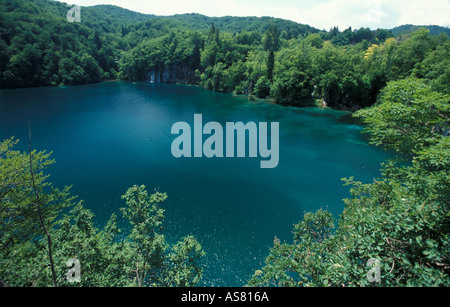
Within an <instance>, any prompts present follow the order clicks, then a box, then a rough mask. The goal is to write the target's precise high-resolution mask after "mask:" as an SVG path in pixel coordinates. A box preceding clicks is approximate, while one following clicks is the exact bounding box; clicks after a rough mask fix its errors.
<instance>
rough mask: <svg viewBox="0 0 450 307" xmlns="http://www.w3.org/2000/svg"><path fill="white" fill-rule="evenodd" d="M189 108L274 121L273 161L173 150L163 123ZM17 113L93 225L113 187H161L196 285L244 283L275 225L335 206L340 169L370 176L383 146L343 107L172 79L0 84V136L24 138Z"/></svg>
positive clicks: (207, 116)
mask: <svg viewBox="0 0 450 307" xmlns="http://www.w3.org/2000/svg"><path fill="white" fill-rule="evenodd" d="M195 113H199V114H202V115H203V124H205V123H206V122H209V121H217V122H219V123H221V124H222V125H223V126H224V127H225V123H226V122H238V121H242V122H244V123H246V122H249V121H253V122H256V123H258V122H279V123H280V148H279V153H280V161H279V165H278V167H277V168H275V169H261V168H260V160H261V158H214V159H207V158H196V159H194V158H192V159H183V158H182V159H176V158H174V157H173V156H172V154H171V143H172V141H173V139H174V138H175V137H176V136H174V135H172V134H171V127H172V125H173V124H174V123H175V122H178V121H185V122H188V123H190V124H191V125H193V119H194V114H195ZM28 121H30V123H31V129H32V135H33V148H35V149H37V150H44V149H46V150H48V151H53V158H54V159H56V164H55V165H53V166H52V167H51V169H50V172H51V178H50V180H51V181H52V182H53V183H54V185H56V186H58V187H63V186H65V185H73V188H72V193H73V194H74V195H78V196H79V199H83V200H85V206H86V207H87V208H89V209H91V210H92V211H93V212H94V214H95V215H96V220H95V221H96V226H97V227H100V228H101V227H103V226H104V225H105V223H106V222H107V220H108V219H109V217H110V216H111V214H112V213H117V215H118V216H119V217H120V216H121V215H120V212H119V208H120V207H123V206H124V205H125V204H124V203H123V200H121V198H120V196H121V195H123V194H124V193H125V191H126V189H127V188H128V187H130V186H132V185H135V184H138V185H141V184H144V185H146V186H147V188H148V190H149V192H151V191H153V190H154V189H155V188H157V189H159V191H161V192H167V193H168V196H169V198H168V200H167V201H166V202H165V203H164V208H165V209H166V214H165V216H166V220H165V225H166V229H165V234H166V237H167V239H168V240H169V241H170V242H176V241H177V240H179V239H181V237H183V236H185V235H194V236H195V237H196V238H197V240H198V241H199V242H200V243H201V244H202V245H203V248H204V250H205V252H206V253H207V256H206V258H205V261H204V268H205V271H204V279H203V283H202V285H213V286H241V285H244V284H245V283H246V281H247V280H248V278H250V276H251V275H252V274H253V272H254V271H255V270H256V269H259V268H261V266H262V264H263V261H264V258H265V257H266V256H267V255H268V253H269V248H270V247H271V246H272V244H273V240H274V237H275V236H276V237H277V238H279V239H281V240H282V241H284V240H286V241H287V242H291V241H292V230H293V225H294V224H295V223H298V222H299V221H300V220H301V218H302V216H303V214H304V212H305V211H315V210H318V209H320V208H323V209H328V210H329V211H331V212H332V213H333V214H334V215H335V216H336V217H338V216H339V214H340V213H341V212H342V210H343V207H344V204H343V202H342V199H343V198H345V197H349V192H348V187H344V186H343V184H342V181H341V178H343V177H350V176H354V177H355V179H357V180H359V181H363V182H371V181H372V180H373V178H375V177H377V176H378V175H379V168H380V163H381V162H383V161H385V160H386V159H387V158H388V157H389V155H388V154H387V153H385V152H383V151H380V150H379V149H377V148H374V147H371V146H368V145H367V141H366V139H365V137H364V136H363V135H361V131H362V127H361V126H360V125H359V124H358V123H357V122H356V121H355V120H354V119H352V118H351V115H350V114H349V113H348V112H343V111H336V110H326V109H325V110H324V109H319V108H304V109H298V108H291V107H281V106H278V105H273V104H269V103H266V102H258V101H256V102H250V101H248V100H247V98H246V97H233V96H232V95H230V94H221V93H214V92H212V91H206V90H203V89H200V88H197V87H191V86H183V85H169V84H147V83H128V82H106V83H99V84H92V85H86V86H79V87H66V88H64V87H59V88H36V89H20V90H4V91H0V139H5V138H9V137H11V136H15V137H16V138H19V139H20V140H21V142H20V143H19V146H18V148H19V149H21V150H26V149H27V145H28V143H27V142H28ZM192 127H193V126H192ZM205 138H206V137H205ZM205 138H204V139H205ZM124 225H125V223H124V224H123V225H122V226H124Z"/></svg>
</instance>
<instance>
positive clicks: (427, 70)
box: [0, 0, 450, 110]
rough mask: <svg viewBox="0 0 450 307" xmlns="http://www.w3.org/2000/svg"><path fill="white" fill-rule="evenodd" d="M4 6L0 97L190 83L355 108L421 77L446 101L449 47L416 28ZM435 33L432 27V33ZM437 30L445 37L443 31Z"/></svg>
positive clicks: (0, 12) (55, 5)
mask: <svg viewBox="0 0 450 307" xmlns="http://www.w3.org/2000/svg"><path fill="white" fill-rule="evenodd" d="M68 8H69V7H68V6H67V5H66V4H64V3H61V2H57V1H50V0H29V1H25V0H4V1H2V2H0V72H1V74H0V88H21V87H36V86H58V85H79V84H86V83H94V82H100V81H104V80H111V79H122V80H129V81H150V82H165V83H187V84H196V85H200V86H202V87H204V88H206V89H209V90H214V91H220V92H233V93H236V94H248V95H250V97H251V98H253V97H259V98H270V99H273V100H274V101H276V102H277V103H280V104H294V105H311V104H317V103H320V104H322V105H328V106H330V107H335V108H345V109H351V110H354V109H358V108H361V107H365V106H370V105H372V104H374V103H375V102H376V100H377V95H378V93H379V91H380V90H381V89H382V88H383V87H384V86H385V85H386V84H387V82H389V81H392V80H398V79H402V78H406V77H409V76H411V77H417V78H425V79H427V80H428V82H430V84H431V85H432V86H433V87H434V89H436V90H439V91H443V92H447V91H448V84H449V80H450V76H449V71H448V69H447V68H446V67H448V63H447V61H448V49H449V46H448V45H449V43H448V39H446V38H445V37H442V36H436V35H431V34H432V33H429V32H428V30H427V29H423V28H419V29H418V31H416V32H412V33H408V34H402V39H401V40H397V39H396V38H395V33H406V31H412V30H414V27H412V26H405V27H400V28H398V29H396V31H397V32H395V33H393V32H392V31H388V30H383V29H378V30H375V31H373V30H370V29H369V28H360V29H352V28H349V29H346V30H344V31H341V30H339V29H338V28H337V27H334V28H332V29H330V30H329V31H319V30H317V29H315V28H313V27H310V26H308V25H303V24H299V23H296V22H292V21H288V20H283V19H279V18H272V17H230V16H227V17H208V16H204V15H200V14H182V15H173V16H155V15H147V14H141V13H137V12H133V11H130V10H126V9H123V8H120V7H117V6H112V5H97V6H92V7H83V8H82V11H81V12H82V13H81V14H82V17H81V22H79V23H77V22H73V23H70V22H68V21H67V19H66V14H67V11H68ZM439 29H440V28H439V27H431V30H432V31H433V33H437V32H438V31H439ZM441 30H442V29H441Z"/></svg>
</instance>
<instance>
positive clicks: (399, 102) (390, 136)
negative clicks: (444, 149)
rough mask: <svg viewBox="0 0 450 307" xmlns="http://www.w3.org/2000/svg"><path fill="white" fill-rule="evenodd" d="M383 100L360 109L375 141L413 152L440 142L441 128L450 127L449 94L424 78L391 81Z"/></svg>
mask: <svg viewBox="0 0 450 307" xmlns="http://www.w3.org/2000/svg"><path fill="white" fill-rule="evenodd" d="M379 101H380V102H379V103H378V104H377V105H376V106H374V107H372V108H370V109H365V110H361V111H359V112H358V113H356V116H357V117H359V118H362V119H363V121H364V122H365V123H366V124H367V127H366V129H365V131H366V132H367V133H370V134H371V143H372V144H374V145H382V146H384V147H386V148H389V149H393V150H395V151H397V152H399V153H400V154H403V155H411V154H415V153H416V152H417V151H418V150H421V149H422V148H424V147H429V146H430V145H433V144H436V143H437V142H439V141H440V138H441V137H442V136H441V135H439V134H437V133H436V132H437V131H441V130H442V131H446V130H448V129H450V126H449V121H450V113H449V112H450V107H449V103H448V102H449V96H448V95H444V94H441V93H438V92H434V91H433V90H432V89H431V88H430V86H428V85H426V84H425V83H424V82H423V81H422V80H418V79H413V78H409V79H405V80H400V81H396V82H391V83H389V85H388V86H387V87H386V88H384V89H383V90H382V92H381V94H380V98H379Z"/></svg>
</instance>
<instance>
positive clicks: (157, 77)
mask: <svg viewBox="0 0 450 307" xmlns="http://www.w3.org/2000/svg"><path fill="white" fill-rule="evenodd" d="M145 81H146V82H151V83H183V84H196V83H198V78H196V76H195V69H193V68H191V67H189V65H186V64H181V63H172V64H170V65H167V66H166V67H164V68H156V69H154V70H152V71H149V72H148V73H147V74H146V77H145Z"/></svg>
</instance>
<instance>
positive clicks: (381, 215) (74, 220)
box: [0, 0, 450, 287]
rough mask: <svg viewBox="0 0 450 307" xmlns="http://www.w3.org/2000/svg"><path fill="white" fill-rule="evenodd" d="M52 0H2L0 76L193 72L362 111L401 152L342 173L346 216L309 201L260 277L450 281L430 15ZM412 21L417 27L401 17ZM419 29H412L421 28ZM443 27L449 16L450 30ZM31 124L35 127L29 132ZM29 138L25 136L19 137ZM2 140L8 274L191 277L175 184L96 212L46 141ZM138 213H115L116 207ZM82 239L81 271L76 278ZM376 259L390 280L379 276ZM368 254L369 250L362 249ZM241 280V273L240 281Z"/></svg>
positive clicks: (84, 78) (48, 281) (224, 87)
mask: <svg viewBox="0 0 450 307" xmlns="http://www.w3.org/2000/svg"><path fill="white" fill-rule="evenodd" d="M67 10H68V6H66V5H65V4H63V3H60V2H55V1H49V0H30V1H26V0H2V1H1V2H0V87H1V88H3V89H7V88H22V87H39V86H60V85H80V84H87V83H94V82H100V81H106V80H118V79H120V80H129V81H148V82H170V83H185V84H195V85H198V86H201V87H204V88H205V89H208V90H214V91H219V92H228V93H234V94H236V95H240V94H244V95H248V97H249V99H268V100H270V101H274V102H276V103H279V104H286V105H296V106H311V105H313V106H321V107H331V108H338V109H346V110H351V111H355V112H354V116H355V117H356V118H359V119H360V120H361V121H362V122H363V123H364V124H365V127H366V128H365V132H366V133H367V134H368V136H369V140H370V143H371V144H373V145H374V146H380V147H382V148H385V149H387V150H391V151H393V152H395V153H396V158H395V159H393V160H390V161H386V162H385V163H384V164H383V167H382V176H381V177H380V178H378V179H377V180H376V181H375V182H373V183H370V184H363V183H361V182H358V181H356V180H355V179H354V178H346V179H344V180H343V182H344V184H345V185H348V186H349V189H350V191H351V194H352V197H351V198H348V199H345V200H344V203H345V208H344V211H343V213H342V215H341V216H340V217H339V219H338V220H335V217H333V216H332V214H331V213H329V212H327V211H325V210H319V211H317V212H310V213H306V214H305V216H304V217H303V219H302V220H301V221H300V222H299V223H298V224H297V225H295V227H294V229H293V243H286V242H280V241H279V240H277V239H275V240H274V245H273V247H272V248H271V249H270V251H268V257H267V258H266V262H265V264H264V266H263V267H262V268H261V269H259V270H257V271H256V272H255V273H254V275H253V276H249V279H248V284H247V285H248V286H283V287H285V286H314V287H327V286H335V287H349V286H449V285H450V276H449V274H450V236H449V233H450V211H449V206H450V202H449V199H450V190H449V186H450V146H449V145H450V144H449V138H448V136H449V131H450V104H449V100H450V88H449V84H450V57H449V48H450V41H449V40H448V37H447V35H446V34H445V33H437V32H439V31H438V30H437V29H436V28H432V30H433V33H431V32H430V30H429V29H427V28H424V27H418V28H416V27H406V28H399V29H397V30H395V31H394V30H393V31H390V30H385V29H378V30H370V29H365V28H361V29H352V28H349V29H345V30H344V31H341V30H340V29H338V28H337V27H334V28H332V29H330V30H329V31H325V30H318V29H314V28H313V27H310V26H307V25H302V24H298V23H294V22H291V21H286V20H281V19H276V18H269V17H267V18H256V17H240V18H236V17H221V18H212V17H206V16H202V15H199V14H185V15H175V16H169V17H159V16H154V15H145V14H140V13H135V12H131V11H127V10H124V9H120V8H117V7H113V6H95V7H86V8H85V7H83V8H82V9H81V22H80V23H76V22H74V23H70V22H68V21H67V20H66V13H67ZM402 29H404V30H405V31H402ZM411 29H412V30H411ZM443 32H445V31H443ZM30 139H31V138H30ZM22 141H24V140H22ZM16 144H17V140H15V139H14V138H11V139H8V140H3V141H2V142H1V143H0V162H1V163H0V210H1V211H0V214H1V222H0V245H1V248H0V284H1V286H164V287H168V286H183V287H184V286H195V285H197V284H198V283H199V282H200V280H201V277H202V267H201V265H200V263H201V258H202V256H203V255H204V251H203V250H202V247H201V245H200V244H199V243H198V242H197V241H196V239H195V238H194V237H191V236H186V237H184V238H182V239H181V240H180V241H179V242H176V243H174V244H169V243H168V241H167V239H166V237H165V235H164V233H163V227H162V225H163V222H164V210H165V209H163V204H164V201H165V200H166V198H167V197H168V196H167V195H166V194H165V193H161V192H159V191H155V193H154V194H149V193H148V191H147V188H146V187H145V186H133V187H130V188H129V189H128V190H127V191H126V193H125V194H124V195H123V196H122V199H123V203H124V207H123V208H122V209H121V210H120V213H121V214H120V216H118V215H116V214H113V215H112V216H111V218H110V221H109V222H108V224H107V225H106V226H105V227H104V228H102V229H98V228H96V226H95V224H94V217H93V215H92V213H91V212H90V211H89V210H88V209H86V208H85V206H84V204H83V201H79V200H77V199H76V198H75V197H73V196H71V194H70V188H69V187H67V188H65V189H62V190H60V189H57V188H55V187H53V185H52V184H51V183H50V182H48V177H49V174H47V173H46V171H47V170H48V167H49V166H50V165H51V164H52V163H54V160H52V158H51V154H50V153H48V152H36V151H34V150H32V148H31V140H30V150H29V152H23V153H21V152H18V151H16V150H14V147H15V146H16ZM120 217H122V218H123V219H124V220H126V221H128V222H129V229H127V230H125V229H119V228H118V227H117V219H118V218H120ZM73 254H76V255H77V258H78V259H80V261H82V263H83V279H82V281H81V282H80V283H75V284H73V283H69V282H68V280H67V279H66V275H65V274H66V273H67V265H66V262H67V259H69V255H73ZM372 258H375V259H378V260H379V262H380V263H381V264H382V267H381V268H380V272H381V281H380V282H379V283H370V282H369V281H368V279H367V264H366V260H368V259H372ZM361 259H364V261H363V260H361ZM243 286H244V285H243Z"/></svg>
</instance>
